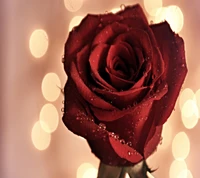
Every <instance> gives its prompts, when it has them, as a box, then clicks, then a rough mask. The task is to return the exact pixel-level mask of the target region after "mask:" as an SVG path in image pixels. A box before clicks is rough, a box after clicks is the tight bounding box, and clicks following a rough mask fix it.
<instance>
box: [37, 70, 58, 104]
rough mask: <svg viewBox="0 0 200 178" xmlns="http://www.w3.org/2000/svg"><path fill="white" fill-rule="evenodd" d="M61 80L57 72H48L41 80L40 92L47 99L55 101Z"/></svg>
mask: <svg viewBox="0 0 200 178" xmlns="http://www.w3.org/2000/svg"><path fill="white" fill-rule="evenodd" d="M60 86H61V82H60V79H59V77H58V75H57V74H55V73H48V74H46V75H45V76H44V78H43V80H42V87H41V88H42V94H43V96H44V98H45V99H46V100H47V101H51V102H52V101H55V100H57V98H58V97H59V95H60V93H61V90H60V88H59V87H60Z"/></svg>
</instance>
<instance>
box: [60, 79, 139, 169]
mask: <svg viewBox="0 0 200 178" xmlns="http://www.w3.org/2000/svg"><path fill="white" fill-rule="evenodd" d="M64 92H65V107H64V115H63V117H62V120H63V122H64V124H65V125H66V127H67V128H68V129H69V130H70V131H72V132H74V133H75V134H77V135H80V136H82V137H84V138H86V139H87V140H88V143H89V144H90V146H91V149H92V152H93V153H94V154H95V155H96V156H97V157H98V158H99V159H100V160H101V161H102V162H103V163H105V164H109V165H112V166H116V165H118V166H119V165H126V164H128V165H133V164H134V163H135V162H139V161H140V160H142V156H141V155H140V154H139V153H137V152H136V150H134V149H133V148H130V147H128V146H127V145H122V144H121V143H120V142H119V140H118V141H117V140H113V138H111V137H110V136H109V132H108V131H107V130H104V129H101V128H100V127H99V126H98V125H97V124H95V122H93V121H92V120H91V119H93V117H92V115H91V113H90V109H89V107H88V105H87V103H86V102H85V101H84V99H83V98H82V97H81V96H80V95H79V93H78V91H77V90H76V87H75V85H74V83H73V81H72V80H71V79H69V80H68V82H67V84H66V86H65V90H64ZM105 150H106V152H105ZM128 151H130V152H131V153H134V155H130V156H129V157H128ZM129 161H130V162H129Z"/></svg>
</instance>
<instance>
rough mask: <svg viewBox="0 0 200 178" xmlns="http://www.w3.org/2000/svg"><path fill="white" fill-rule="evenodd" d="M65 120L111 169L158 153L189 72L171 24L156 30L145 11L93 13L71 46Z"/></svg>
mask: <svg viewBox="0 0 200 178" xmlns="http://www.w3.org/2000/svg"><path fill="white" fill-rule="evenodd" d="M64 69H65V71H66V74H67V75H68V81H67V83H66V85H65V89H64V97H65V102H64V115H63V118H62V119H63V122H64V124H65V125H66V127H67V128H68V129H69V130H71V131H72V132H74V133H75V134H77V135H80V136H82V137H84V138H86V139H87V141H88V144H89V145H90V148H91V150H92V152H93V153H94V154H95V155H96V156H97V157H98V158H99V159H100V160H101V161H102V162H103V163H104V164H109V165H111V166H131V165H134V164H137V163H138V162H140V161H141V160H143V159H146V158H148V157H149V156H150V155H151V154H152V153H153V152H154V151H155V150H156V148H157V146H158V144H159V142H160V139H161V132H162V126H163V124H164V123H165V122H166V120H167V119H168V117H169V116H170V114H171V112H172V111H173V108H174V105H175V102H176V100H177V97H178V95H179V92H180V89H181V86H182V84H183V82H184V79H185V76H186V73H187V67H186V61H185V51H184V42H183V40H182V38H181V37H179V36H178V35H177V34H175V33H174V32H173V31H172V30H171V28H170V26H169V24H168V23H167V22H163V23H160V24H155V25H150V26H149V24H148V21H147V19H146V17H145V15H144V12H143V10H142V8H141V7H140V5H134V6H127V7H126V8H125V9H124V10H121V11H120V12H118V13H116V14H113V13H107V14H99V15H92V14H90V15H87V16H86V17H85V18H84V19H83V20H82V22H81V23H80V25H79V26H77V27H75V28H74V29H73V30H72V31H71V32H70V34H69V37H68V39H67V42H66V44H65V55H64Z"/></svg>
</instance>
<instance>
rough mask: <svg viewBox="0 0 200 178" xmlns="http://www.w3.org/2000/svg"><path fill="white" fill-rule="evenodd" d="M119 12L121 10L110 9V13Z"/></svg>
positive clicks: (117, 8)
mask: <svg viewBox="0 0 200 178" xmlns="http://www.w3.org/2000/svg"><path fill="white" fill-rule="evenodd" d="M120 10H121V8H119V7H116V8H113V9H111V10H110V12H112V13H117V12H119V11H120Z"/></svg>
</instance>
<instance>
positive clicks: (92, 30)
mask: <svg viewBox="0 0 200 178" xmlns="http://www.w3.org/2000/svg"><path fill="white" fill-rule="evenodd" d="M99 23H100V20H99V18H98V16H95V15H87V16H86V17H85V18H84V19H83V20H82V21H81V23H80V25H79V26H77V27H75V28H74V30H72V31H71V32H70V34H69V37H68V39H67V42H66V44H65V54H64V59H65V61H64V68H65V71H66V72H67V74H68V72H69V69H70V64H71V62H72V60H73V59H74V58H75V57H76V54H77V52H79V51H80V50H81V49H82V48H83V47H84V46H85V45H86V44H88V43H89V42H90V41H91V40H92V39H93V38H94V36H95V35H96V29H97V28H98V25H99ZM85 27H87V28H85Z"/></svg>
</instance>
